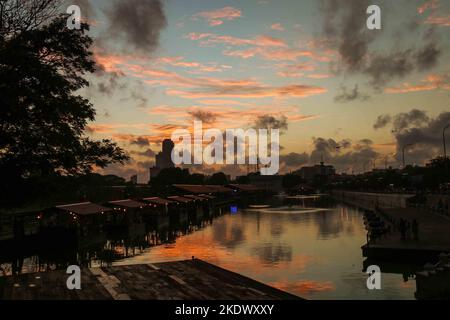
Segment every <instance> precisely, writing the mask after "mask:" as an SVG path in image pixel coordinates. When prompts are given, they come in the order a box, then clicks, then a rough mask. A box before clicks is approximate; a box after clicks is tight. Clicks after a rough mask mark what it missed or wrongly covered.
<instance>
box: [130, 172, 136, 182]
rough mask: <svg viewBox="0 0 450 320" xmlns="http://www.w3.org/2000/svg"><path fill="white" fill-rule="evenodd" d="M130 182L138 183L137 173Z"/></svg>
mask: <svg viewBox="0 0 450 320" xmlns="http://www.w3.org/2000/svg"><path fill="white" fill-rule="evenodd" d="M130 182H131V183H132V184H137V183H138V176H137V174H135V175H134V176H131V178H130Z"/></svg>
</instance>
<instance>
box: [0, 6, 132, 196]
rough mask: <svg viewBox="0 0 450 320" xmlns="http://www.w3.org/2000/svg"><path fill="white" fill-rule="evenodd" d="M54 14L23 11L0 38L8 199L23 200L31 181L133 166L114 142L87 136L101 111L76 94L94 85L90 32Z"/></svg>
mask: <svg viewBox="0 0 450 320" xmlns="http://www.w3.org/2000/svg"><path fill="white" fill-rule="evenodd" d="M41 1H42V2H49V3H50V2H51V1H45V0H41ZM18 2H20V1H18ZM25 2H27V1H25ZM28 2H29V3H31V2H36V3H37V2H39V1H37V0H34V1H32V0H30V1H28ZM31 8H35V7H33V6H32V7H31ZM22 9H23V10H26V9H27V8H22V7H21V10H22ZM51 12H53V11H51V10H50V11H49V12H46V11H45V10H44V11H42V16H41V15H40V14H38V13H36V12H34V13H33V12H31V13H29V16H30V19H29V20H28V21H22V20H21V19H20V15H23V16H25V17H27V15H26V14H24V13H22V12H21V11H18V12H16V13H15V14H16V17H18V18H17V23H16V24H15V25H11V26H10V27H8V28H9V30H10V31H9V32H5V31H2V32H1V40H0V92H1V95H0V103H1V108H0V137H1V139H0V174H1V177H2V183H1V185H2V188H0V189H1V190H0V193H1V194H2V196H5V197H6V199H8V200H12V199H11V198H10V195H19V194H18V193H17V189H18V188H19V187H22V188H23V186H24V185H23V184H22V183H23V181H24V180H27V179H30V178H34V177H44V176H58V175H77V174H84V173H89V172H91V171H92V170H93V168H94V167H100V168H102V167H105V166H107V165H108V164H110V163H114V162H120V163H123V162H124V161H126V160H127V159H128V156H127V155H126V154H125V153H124V151H123V150H122V149H121V148H119V147H118V146H117V145H116V144H115V143H113V142H111V141H109V140H102V141H95V140H91V139H90V138H88V137H87V136H86V135H85V128H86V125H87V122H88V121H93V120H94V119H95V110H94V108H93V105H92V104H91V103H90V102H89V101H88V100H87V99H85V98H83V97H81V96H80V95H77V94H76V92H77V91H78V90H80V89H81V88H83V87H85V86H87V85H88V82H87V81H86V80H85V79H84V76H85V74H86V73H92V72H94V71H95V62H94V61H93V59H92V52H90V51H89V48H90V46H91V45H92V39H91V38H90V37H89V36H88V35H87V32H88V30H89V27H88V25H87V24H82V26H81V29H80V30H69V29H68V28H67V27H66V19H67V16H65V15H60V16H57V17H55V18H53V19H52V20H51V21H45V17H47V15H50V14H51ZM9 14H10V16H12V17H14V12H10V13H9ZM33 19H34V20H33ZM36 19H38V20H36ZM20 23H23V24H22V25H21V24H20ZM3 26H4V23H2V27H3ZM8 194H9V195H8ZM20 195H22V196H23V195H24V193H23V192H22V193H21V194H20ZM16 200H23V199H16Z"/></svg>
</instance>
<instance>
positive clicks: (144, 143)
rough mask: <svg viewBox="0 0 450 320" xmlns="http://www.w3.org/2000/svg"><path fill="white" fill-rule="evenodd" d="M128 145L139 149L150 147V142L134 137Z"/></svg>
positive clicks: (143, 138)
mask: <svg viewBox="0 0 450 320" xmlns="http://www.w3.org/2000/svg"><path fill="white" fill-rule="evenodd" d="M130 144H134V145H137V146H140V147H146V146H149V145H150V142H149V141H148V139H147V138H145V137H136V138H135V139H134V140H132V141H130Z"/></svg>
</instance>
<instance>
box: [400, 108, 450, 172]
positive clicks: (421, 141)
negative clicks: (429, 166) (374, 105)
mask: <svg viewBox="0 0 450 320" xmlns="http://www.w3.org/2000/svg"><path fill="white" fill-rule="evenodd" d="M449 123H450V112H442V113H441V114H439V115H438V116H436V117H435V118H430V117H429V116H427V114H426V112H425V111H422V110H417V109H414V110H411V112H409V113H400V114H398V115H396V116H395V117H394V122H393V129H394V137H395V140H396V143H397V159H398V161H399V162H400V161H401V158H402V151H403V150H402V149H403V147H404V146H406V145H410V144H412V146H410V147H408V148H407V149H406V150H405V153H406V159H407V163H409V164H414V163H415V164H424V163H425V162H427V161H429V160H430V159H432V158H434V157H436V156H438V155H441V154H442V153H443V146H442V130H443V128H444V127H445V126H446V125H447V124H449Z"/></svg>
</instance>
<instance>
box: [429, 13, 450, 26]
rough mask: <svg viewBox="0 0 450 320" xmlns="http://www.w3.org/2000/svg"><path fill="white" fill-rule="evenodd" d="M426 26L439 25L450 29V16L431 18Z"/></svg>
mask: <svg viewBox="0 0 450 320" xmlns="http://www.w3.org/2000/svg"><path fill="white" fill-rule="evenodd" d="M425 23H426V24H432V25H437V26H441V27H450V15H448V16H444V17H438V16H429V17H428V18H427V19H426V20H425Z"/></svg>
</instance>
